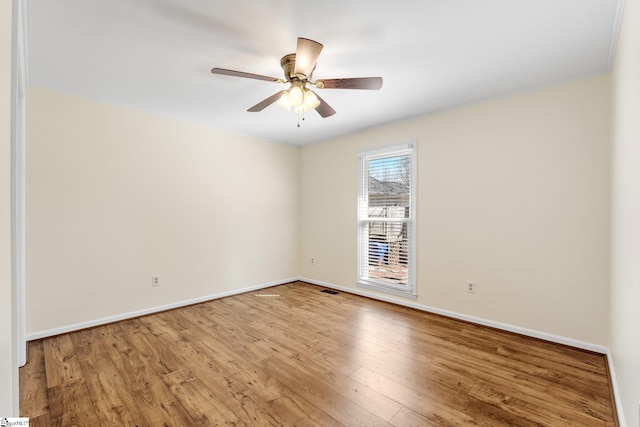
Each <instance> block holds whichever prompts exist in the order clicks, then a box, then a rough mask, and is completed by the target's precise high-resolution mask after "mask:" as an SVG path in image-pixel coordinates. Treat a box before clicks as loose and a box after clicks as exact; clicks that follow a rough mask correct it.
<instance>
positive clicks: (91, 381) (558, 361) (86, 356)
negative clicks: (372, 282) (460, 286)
mask: <svg viewBox="0 0 640 427" xmlns="http://www.w3.org/2000/svg"><path fill="white" fill-rule="evenodd" d="M321 291H322V288H319V287H316V286H312V285H308V284H304V283H291V284H287V285H282V286H276V287H272V288H268V289H264V290H261V291H257V292H250V293H246V294H242V295H236V296H232V297H228V298H223V299H219V300H215V301H210V302H206V303H202V304H198V305H193V306H190V307H185V308H180V309H175V310H172V311H168V312H163V313H158V314H153V315H149V316H145V317H140V318H137V319H131V320H126V321H122V322H118V323H113V324H109V325H105V326H100V327H95V328H92V329H87V330H82V331H78V332H74V333H69V334H64V335H59V336H55V337H51V338H46V339H43V340H38V341H33V342H30V343H29V361H28V363H27V365H26V366H25V367H23V368H21V370H20V407H21V416H26V417H30V425H31V427H37V426H54V425H55V426H71V425H86V426H111V425H123V426H181V425H184V426H208V425H243V426H244V425H246V426H262V425H264V426H275V425H282V426H323V427H325V426H349V427H351V426H402V427H406V426H431V425H432V426H449V425H481V426H492V427H494V426H540V425H542V426H565V425H574V426H584V427H587V426H614V425H616V424H617V423H616V419H615V414H614V410H613V404H612V397H611V396H612V394H611V387H610V383H609V379H608V373H607V367H606V359H605V357H604V356H603V355H600V354H594V353H590V352H585V351H582V350H577V349H573V348H570V347H566V346H562V345H557V344H552V343H548V342H545V341H540V340H536V339H532V338H527V337H522V336H519V335H515V334H511V333H507V332H503V331H498V330H494V329H490V328H485V327H482V326H478V325H473V324H470V323H466V322H461V321H457V320H452V319H448V318H445V317H441V316H437V315H433V314H429V313H424V312H421V311H417V310H413V309H409V308H405V307H400V306H396V305H393V304H387V303H384V302H380V301H375V300H371V299H367V298H363V297H359V296H356V295H351V294H347V293H339V294H337V295H331V294H327V293H324V292H321Z"/></svg>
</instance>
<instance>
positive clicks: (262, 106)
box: [247, 90, 287, 113]
mask: <svg viewBox="0 0 640 427" xmlns="http://www.w3.org/2000/svg"><path fill="white" fill-rule="evenodd" d="M283 93H287V91H286V90H281V91H280V92H276V93H274V94H273V95H271V96H270V97H268V98H267V99H265V100H262V101H260V102H258V103H257V104H256V105H254V106H253V107H251V108H249V109H248V110H247V111H250V112H252V113H257V112H258V111H262V110H264V109H265V108H267V107H268V106H269V105H271V104H273V103H274V102H276V101H277V100H278V99H280V97H281V96H282V94H283Z"/></svg>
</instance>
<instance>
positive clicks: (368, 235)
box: [358, 143, 416, 298]
mask: <svg viewBox="0 0 640 427" xmlns="http://www.w3.org/2000/svg"><path fill="white" fill-rule="evenodd" d="M358 159H359V180H358V284H359V285H360V286H362V287H366V288H371V289H375V290H378V291H384V292H388V293H392V294H396V295H402V296H408V297H412V298H415V297H416V284H415V246H416V245H415V218H416V215H415V206H416V203H415V194H416V185H415V182H416V164H415V163H416V162H415V144H413V143H411V144H403V145H399V146H393V147H387V148H382V149H377V150H370V151H364V152H362V153H360V154H359V155H358Z"/></svg>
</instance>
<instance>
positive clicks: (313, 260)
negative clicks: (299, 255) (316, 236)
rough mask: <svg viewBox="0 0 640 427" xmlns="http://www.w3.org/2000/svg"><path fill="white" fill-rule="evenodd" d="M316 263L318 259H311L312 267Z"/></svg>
mask: <svg viewBox="0 0 640 427" xmlns="http://www.w3.org/2000/svg"><path fill="white" fill-rule="evenodd" d="M315 263H316V259H315V258H314V257H311V265H313V264H315Z"/></svg>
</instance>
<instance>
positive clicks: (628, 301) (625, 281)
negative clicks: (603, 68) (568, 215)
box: [610, 0, 640, 426]
mask: <svg viewBox="0 0 640 427" xmlns="http://www.w3.org/2000/svg"><path fill="white" fill-rule="evenodd" d="M638 52H640V1H638V0H626V2H625V11H624V19H623V22H622V28H621V33H620V39H619V43H618V49H617V56H616V61H615V67H614V90H613V99H614V102H613V106H614V108H613V110H614V121H613V124H614V126H613V162H612V164H613V174H612V177H613V178H612V181H613V183H612V184H613V185H612V215H611V216H612V227H611V228H612V233H611V237H612V239H611V249H612V251H611V260H612V263H611V332H610V336H611V338H610V340H611V356H612V359H613V366H614V368H615V373H616V380H617V383H618V387H619V390H620V395H621V397H622V399H621V403H622V404H623V406H624V417H625V418H626V421H627V425H628V426H638V425H640V420H639V419H638V402H640V329H638V325H640V56H639V55H638Z"/></svg>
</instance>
